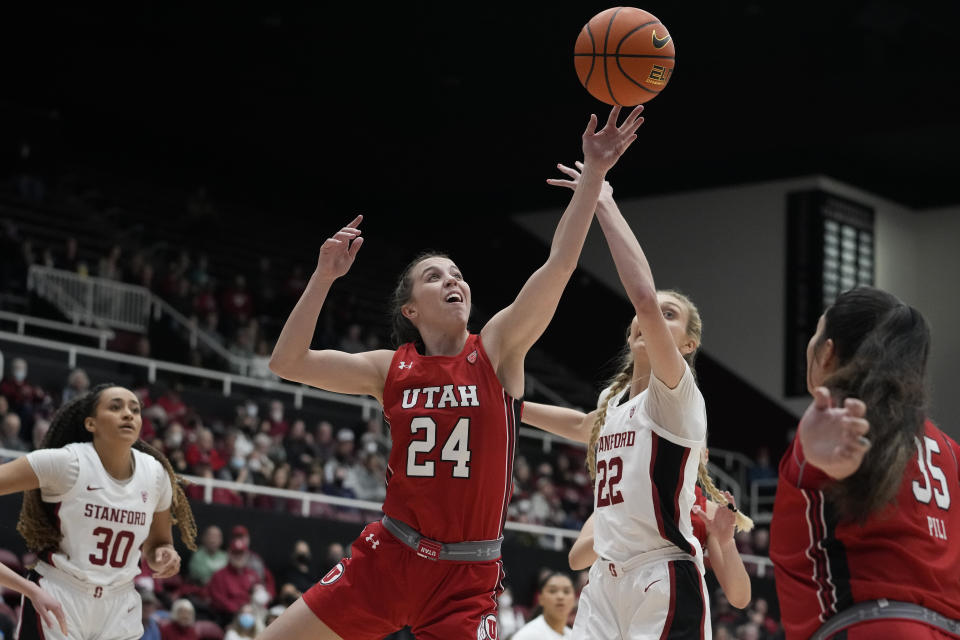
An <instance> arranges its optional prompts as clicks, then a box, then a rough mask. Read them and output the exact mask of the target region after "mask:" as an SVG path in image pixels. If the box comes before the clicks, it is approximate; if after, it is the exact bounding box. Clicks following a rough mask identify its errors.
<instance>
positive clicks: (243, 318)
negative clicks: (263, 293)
mask: <svg viewBox="0 0 960 640" xmlns="http://www.w3.org/2000/svg"><path fill="white" fill-rule="evenodd" d="M220 309H221V311H223V319H224V320H225V321H226V323H227V333H228V334H229V333H231V332H232V331H233V330H235V329H236V328H237V327H239V326H242V325H244V324H246V323H247V321H248V320H250V318H251V317H253V296H251V295H250V292H249V291H247V279H246V278H245V277H243V276H242V275H239V274H238V275H237V276H235V277H234V279H233V284H232V285H231V286H229V287H227V289H226V290H225V291H224V292H223V295H222V296H221V298H220Z"/></svg>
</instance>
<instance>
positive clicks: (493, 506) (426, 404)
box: [383, 334, 523, 542]
mask: <svg viewBox="0 0 960 640" xmlns="http://www.w3.org/2000/svg"><path fill="white" fill-rule="evenodd" d="M522 406H523V403H522V402H521V401H520V400H517V399H515V398H512V397H510V396H509V395H507V393H506V391H504V389H503V387H502V386H501V385H500V381H499V380H498V379H497V374H496V372H495V371H494V370H493V366H492V365H491V364H490V360H489V359H488V358H487V354H486V352H485V351H484V350H483V344H481V341H480V336H479V335H473V334H471V335H470V337H469V338H467V343H466V345H465V346H464V348H463V351H461V352H460V353H459V354H458V355H455V356H422V355H420V354H419V353H417V350H416V348H415V347H414V345H413V344H411V343H408V344H405V345H403V346H402V347H400V348H399V349H397V352H396V353H395V354H394V356H393V362H391V363H390V372H389V374H388V375H387V380H386V383H385V384H384V386H383V413H384V415H385V416H386V418H387V421H388V422H389V423H390V434H391V437H392V439H393V449H392V450H391V451H390V463H389V465H388V467H387V498H386V500H385V501H384V503H383V512H384V513H385V514H387V515H388V516H390V517H391V518H396V519H398V520H401V521H403V522H406V523H407V524H409V525H410V526H412V527H414V528H415V529H417V530H418V531H420V533H422V534H423V535H425V536H427V537H428V538H432V539H434V540H438V541H440V542H462V541H465V540H494V539H496V538H499V537H500V535H501V532H502V531H503V525H504V522H505V521H506V517H507V504H508V503H509V502H510V496H511V495H512V493H513V456H514V447H515V443H516V428H517V423H519V422H520V412H521V408H522Z"/></svg>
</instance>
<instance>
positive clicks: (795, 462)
mask: <svg viewBox="0 0 960 640" xmlns="http://www.w3.org/2000/svg"><path fill="white" fill-rule="evenodd" d="M916 447H917V454H918V455H916V456H914V457H913V458H912V459H911V460H910V461H909V462H908V463H907V467H906V469H905V471H904V474H903V482H902V483H901V486H900V490H899V492H898V493H897V496H896V500H895V503H894V504H892V505H889V506H888V507H886V508H885V509H883V510H882V511H880V512H879V513H877V514H875V515H872V516H870V517H869V518H868V519H867V521H866V523H865V524H864V525H863V526H860V525H859V524H855V523H850V522H843V523H840V522H839V518H838V516H839V515H840V514H837V513H836V512H835V510H834V509H833V506H832V505H831V503H829V502H827V501H826V500H824V492H823V491H822V488H823V487H824V486H825V485H826V484H827V483H829V482H830V478H829V477H828V476H826V474H824V473H823V472H822V471H820V470H819V469H817V468H816V467H814V466H813V465H810V464H807V463H806V461H805V459H804V456H803V450H802V448H801V446H800V443H799V442H798V441H797V440H794V442H793V444H792V445H791V446H790V448H789V449H788V450H787V452H786V453H785V454H784V456H783V459H782V460H781V461H780V479H779V483H778V485H777V497H776V502H775V503H774V508H773V522H772V524H771V527H770V559H771V560H773V564H774V572H775V579H776V584H777V596H778V598H779V600H780V610H781V620H782V622H783V627H784V629H785V630H786V633H787V638H808V637H810V635H811V634H813V632H814V631H816V629H817V628H818V627H820V625H821V624H823V622H824V621H826V620H827V619H829V618H830V617H831V616H833V615H834V614H836V613H837V612H838V611H842V610H843V609H845V608H847V607H849V606H850V605H851V604H854V603H856V602H864V601H868V600H877V599H880V598H887V599H889V600H900V601H904V602H913V603H916V604H919V605H922V606H924V607H927V608H928V609H933V610H934V611H937V612H938V613H940V614H942V615H944V616H947V617H948V618H952V619H954V620H958V619H960V578H958V575H960V573H958V572H960V504H954V501H955V500H960V465H958V462H957V461H958V458H960V447H958V445H957V443H956V442H954V441H953V440H952V439H951V438H950V437H948V436H947V435H946V434H944V433H943V432H942V431H940V430H939V429H938V428H937V427H935V426H934V425H933V424H932V423H931V422H929V421H927V422H926V423H925V424H924V432H923V436H922V437H919V438H917V439H916ZM950 536H953V542H952V544H951V542H950V540H951V538H950Z"/></svg>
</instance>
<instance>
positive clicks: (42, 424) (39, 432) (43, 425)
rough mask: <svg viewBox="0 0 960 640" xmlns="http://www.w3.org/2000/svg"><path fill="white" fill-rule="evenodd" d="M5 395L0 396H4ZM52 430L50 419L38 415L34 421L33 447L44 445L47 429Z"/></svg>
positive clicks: (37, 447)
mask: <svg viewBox="0 0 960 640" xmlns="http://www.w3.org/2000/svg"><path fill="white" fill-rule="evenodd" d="M2 397H3V396H0V398H2ZM49 430H50V420H48V419H47V418H46V417H42V416H37V417H36V418H35V419H34V421H33V439H32V440H31V444H32V445H33V447H32V449H39V448H40V447H42V446H43V444H42V443H43V438H44V436H46V435H47V431H49Z"/></svg>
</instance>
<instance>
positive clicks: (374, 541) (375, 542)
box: [364, 533, 380, 549]
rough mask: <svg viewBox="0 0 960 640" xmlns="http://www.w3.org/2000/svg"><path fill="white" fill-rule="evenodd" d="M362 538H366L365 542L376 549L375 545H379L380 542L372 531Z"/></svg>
mask: <svg viewBox="0 0 960 640" xmlns="http://www.w3.org/2000/svg"><path fill="white" fill-rule="evenodd" d="M364 540H366V541H367V542H370V543H371V544H370V546H371V547H373V548H374V549H376V548H377V546H379V544H380V541H379V540H377V539H376V537H375V536H374V535H373V534H372V533H371V534H370V535H368V536H367V537H366V538H364Z"/></svg>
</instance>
